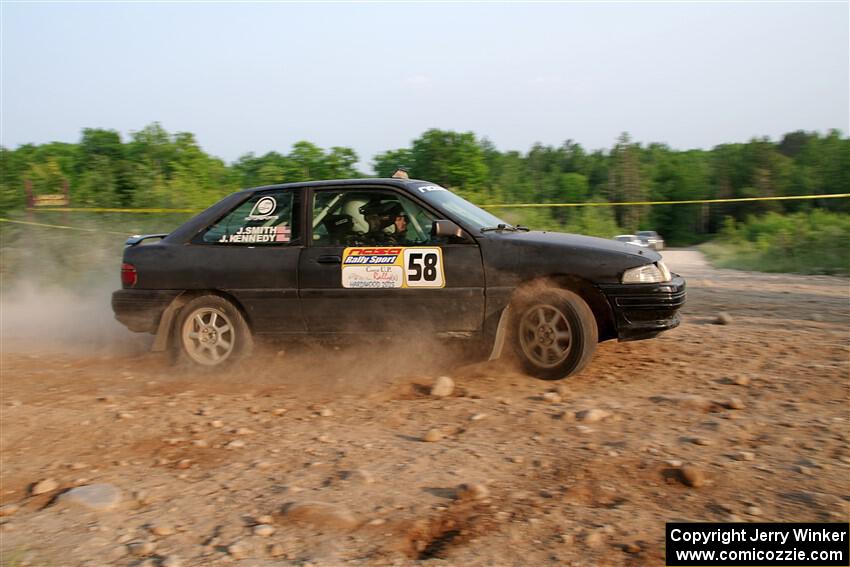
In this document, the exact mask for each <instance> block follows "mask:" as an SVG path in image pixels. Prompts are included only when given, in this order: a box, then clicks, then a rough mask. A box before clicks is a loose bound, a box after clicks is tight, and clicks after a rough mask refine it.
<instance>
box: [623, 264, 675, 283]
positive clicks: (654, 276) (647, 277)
mask: <svg viewBox="0 0 850 567" xmlns="http://www.w3.org/2000/svg"><path fill="white" fill-rule="evenodd" d="M671 279H672V277H671V276H670V270H668V269H667V266H665V265H664V262H657V263H655V264H646V265H644V266H638V267H637V268H631V269H629V270H626V271H625V272H623V280H622V281H623V283H624V284H627V283H660V282H669V281H670V280H671Z"/></svg>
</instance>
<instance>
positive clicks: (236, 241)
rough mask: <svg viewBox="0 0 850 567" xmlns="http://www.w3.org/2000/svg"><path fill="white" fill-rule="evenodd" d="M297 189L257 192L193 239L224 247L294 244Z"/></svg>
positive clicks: (296, 226)
mask: <svg viewBox="0 0 850 567" xmlns="http://www.w3.org/2000/svg"><path fill="white" fill-rule="evenodd" d="M299 202H300V193H298V192H297V191H294V190H291V189H288V190H277V191H264V192H262V193H257V194H256V195H254V196H252V197H251V198H250V199H248V200H247V201H245V202H244V203H242V204H241V205H239V206H238V207H236V208H235V209H233V210H232V211H230V212H229V213H227V214H226V215H224V217H222V218H221V220H219V221H218V222H216V223H215V224H214V225H212V226H211V227H209V228H208V229H207V230H206V231H204V232H203V233H201V235H200V236H199V237H198V238H196V239H195V241H196V242H197V243H202V244H222V245H228V246H286V245H289V244H294V243H297V242H298V240H299V235H300V227H299V226H298V219H299V215H298V210H299V209H298V204H299Z"/></svg>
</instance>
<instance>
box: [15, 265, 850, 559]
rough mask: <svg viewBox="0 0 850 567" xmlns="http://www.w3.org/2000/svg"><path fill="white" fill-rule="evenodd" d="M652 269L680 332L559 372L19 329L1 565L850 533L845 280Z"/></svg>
mask: <svg viewBox="0 0 850 567" xmlns="http://www.w3.org/2000/svg"><path fill="white" fill-rule="evenodd" d="M664 256H665V259H666V261H667V262H668V264H669V265H670V266H671V268H672V269H673V270H674V271H678V272H679V273H681V274H682V275H683V276H685V277H686V278H687V280H688V286H689V287H688V294H689V295H688V303H687V305H686V306H685V308H684V310H683V324H682V325H681V327H680V328H678V329H676V330H674V331H671V332H669V333H666V334H665V335H662V336H661V337H659V338H657V339H655V340H650V341H640V342H634V343H616V342H607V343H603V344H601V345H600V346H599V348H598V350H597V353H596V356H595V359H594V361H593V362H592V363H591V366H590V367H589V369H587V370H585V371H584V372H583V373H582V374H580V375H578V376H575V377H573V378H570V379H568V380H564V381H561V382H544V381H540V380H536V379H533V378H530V377H528V376H525V375H523V374H521V373H519V372H518V371H517V370H516V369H515V368H514V367H513V366H512V365H511V364H510V363H508V362H505V361H498V362H495V363H478V364H472V365H469V364H466V365H464V364H463V362H462V360H461V358H460V357H459V356H458V350H457V348H456V347H455V348H445V347H442V346H440V345H431V344H426V343H422V344H420V343H412V342H410V341H408V342H399V343H397V344H387V343H383V342H373V343H368V344H365V345H364V344H359V345H347V346H346V345H342V346H335V347H334V346H325V347H307V346H298V345H283V346H277V347H273V348H270V349H266V350H265V351H264V352H261V353H259V354H258V355H256V356H254V357H253V358H252V360H250V361H248V362H246V363H245V364H244V365H242V366H241V367H239V368H236V369H232V370H230V371H227V372H220V373H215V374H211V373H208V372H203V371H197V370H185V369H175V368H173V367H171V366H169V365H168V364H167V363H166V361H165V360H163V359H162V358H161V357H160V356H157V355H153V354H147V353H144V352H139V351H140V349H139V348H138V341H139V339H138V338H136V337H133V336H131V335H130V334H129V333H127V334H126V339H125V335H120V337H119V338H120V339H121V340H126V343H127V345H130V346H129V347H128V348H123V349H118V350H113V351H112V354H109V352H107V353H106V354H103V353H99V354H97V355H92V354H86V353H85V351H83V350H81V349H76V348H74V349H72V348H70V347H69V348H68V349H66V350H65V352H61V351H60V352H51V353H44V352H34V351H32V347H31V345H30V347H29V349H25V348H22V347H23V346H25V345H21V344H19V343H16V342H15V341H14V340H13V339H14V332H13V330H12V331H10V330H8V329H6V330H4V332H5V335H6V336H5V337H4V352H3V354H2V391H0V408H2V416H0V425H2V428H0V441H2V451H1V452H0V455H2V493H0V503H2V504H3V505H4V507H3V508H0V522H2V526H0V537H2V555H3V562H4V563H3V564H4V565H6V564H11V565H24V564H32V565H51V566H52V565H57V566H58V565H160V564H161V565H171V566H172V567H173V566H177V565H184V566H188V565H208V564H222V563H226V562H233V563H236V564H240V565H242V564H245V565H306V564H313V565H317V566H320V565H339V564H354V565H420V564H421V565H545V564H552V565H561V564H567V565H599V564H604V565H621V564H623V565H625V564H627V565H663V563H664V560H663V542H664V522H666V521H676V520H678V521H734V520H738V521H781V520H784V521H791V520H795V521H847V520H848V519H850V497H848V494H850V411H848V408H849V407H850V406H848V393H850V346H848V338H850V301H849V300H848V283H850V280H848V279H844V278H834V277H811V276H789V275H770V274H757V273H746V272H735V271H729V270H714V269H712V268H710V267H709V266H708V265H706V264H705V262H704V261H703V259H702V256H701V255H700V254H699V253H698V252H695V251H670V252H665V253H664ZM720 312H725V313H727V314H728V316H729V320H727V322H728V324H726V325H719V324H716V320H717V317H718V315H719V313H720ZM114 338H115V337H113V339H114ZM134 350H135V351H136V352H137V353H138V354H129V355H128V354H126V353H127V352H133V351H134ZM461 351H462V347H461ZM459 360H460V361H459ZM439 376H449V377H451V378H452V379H453V381H454V384H455V385H454V390H453V392H452V394H451V395H450V396H447V397H444V398H440V397H435V396H432V395H431V393H430V389H431V386H432V385H433V384H434V382H435V380H436V379H437V377H439ZM432 430H434V431H432ZM429 432H430V433H429ZM425 438H428V439H434V440H433V441H424V439H425ZM684 465H690V466H689V467H688V470H689V471H690V472H689V474H687V475H683V473H682V467H683V466H684ZM685 477H687V478H689V479H691V480H690V482H692V483H693V484H695V485H697V486H688V485H687V481H686V480H685ZM45 479H48V480H53V481H55V482H54V483H50V482H48V483H46V484H41V485H38V486H37V487H34V486H33V485H34V483H37V482H39V481H42V480H45ZM101 483H107V484H110V485H113V486H114V487H117V488H118V489H119V490H120V497H115V495H113V499H112V501H109V502H106V503H105V504H103V506H104V509H102V510H90V509H88V508H85V507H84V506H80V505H75V504H73V503H69V502H67V500H66V499H62V498H59V497H57V495H59V494H61V493H62V492H63V491H67V490H68V489H71V488H73V487H76V486H83V485H92V484H101ZM464 484H465V485H467V486H465V487H461V486H460V485H464ZM34 488H35V492H39V491H40V490H41V489H46V491H45V492H44V493H42V494H38V495H32V494H31V492H32V491H33V489H34ZM262 526H266V527H262Z"/></svg>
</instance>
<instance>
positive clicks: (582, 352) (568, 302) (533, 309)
mask: <svg viewBox="0 0 850 567" xmlns="http://www.w3.org/2000/svg"><path fill="white" fill-rule="evenodd" d="M516 307H517V309H516V311H515V313H514V316H513V321H512V322H511V327H512V343H513V347H514V352H515V353H516V355H517V357H518V358H519V360H520V363H521V364H522V367H523V369H524V370H525V371H526V372H527V373H528V374H531V375H532V376H535V377H537V378H542V379H544V380H560V379H562V378H566V377H567V376H570V375H572V374H576V373H577V372H579V371H581V370H582V369H583V368H584V367H585V366H586V365H587V363H588V362H590V359H591V358H592V357H593V353H594V351H595V350H596V343H597V342H598V340H599V331H598V329H597V326H596V318H595V317H594V316H593V312H592V311H591V310H590V307H588V305H587V303H585V301H584V300H583V299H582V298H581V297H579V296H578V295H576V294H575V293H573V292H571V291H568V290H565V289H546V290H544V291H543V292H540V293H535V294H534V295H533V296H532V295H529V296H527V297H525V298H523V299H521V300H519V301H518V302H517V304H516Z"/></svg>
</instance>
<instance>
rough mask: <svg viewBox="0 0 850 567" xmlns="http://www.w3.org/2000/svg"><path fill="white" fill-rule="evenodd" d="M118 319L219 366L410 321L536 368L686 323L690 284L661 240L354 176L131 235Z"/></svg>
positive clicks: (257, 197)
mask: <svg viewBox="0 0 850 567" xmlns="http://www.w3.org/2000/svg"><path fill="white" fill-rule="evenodd" d="M121 282H122V289H120V290H118V291H116V292H115V293H114V294H113V296H112V307H113V311H114V312H115V316H116V318H117V319H118V320H119V321H120V322H121V323H123V324H124V325H125V326H126V327H127V328H129V329H130V330H132V331H136V332H148V333H153V334H155V336H156V338H155V339H154V344H153V349H154V350H171V351H172V352H174V353H175V354H177V355H178V356H179V357H180V358H182V359H183V360H185V361H187V362H188V363H191V364H196V365H201V366H219V365H224V364H228V363H231V362H233V361H234V360H237V359H238V358H240V357H243V356H245V355H246V354H247V353H248V352H249V351H250V349H251V348H252V346H253V342H254V339H255V338H257V337H263V336H278V337H284V338H285V337H287V336H289V337H292V336H296V335H309V336H320V335H343V334H344V335H352V334H353V335H363V334H370V335H378V334H381V333H387V334H392V335H394V336H398V335H399V333H400V332H402V333H409V332H411V331H410V329H413V328H415V329H416V332H419V333H429V334H436V335H440V336H449V337H463V338H468V339H477V340H479V341H484V342H486V344H487V347H488V350H489V352H490V358H491V359H497V358H499V357H500V356H501V355H502V353H503V351H504V347H505V345H506V344H508V345H510V346H511V348H512V349H513V351H514V352H515V353H516V355H517V356H518V359H519V361H520V362H521V364H522V366H523V368H524V369H525V370H526V371H527V372H528V373H529V374H532V375H534V376H537V377H540V378H545V379H559V378H564V377H566V376H569V375H571V374H574V373H576V372H578V371H580V370H581V369H582V368H583V367H584V366H585V365H586V364H587V363H588V362H589V361H590V359H591V357H592V355H593V352H594V349H595V348H596V344H597V343H598V342H601V341H606V340H610V339H618V340H621V341H628V340H637V339H648V338H652V337H655V336H656V335H658V334H659V333H661V332H662V331H665V330H668V329H672V328H674V327H676V326H677V325H678V324H679V315H678V310H679V308H680V307H681V306H682V305H683V304H684V302H685V282H684V280H683V279H682V278H681V277H680V276H678V275H676V274H671V273H670V271H669V270H668V269H667V267H666V266H665V265H664V262H663V261H662V260H661V256H660V255H659V254H658V253H657V252H655V251H653V250H650V249H648V248H639V247H635V246H631V245H628V244H623V243H620V242H614V241H610V240H605V239H601V238H592V237H587V236H579V235H574V234H562V233H556V232H540V231H531V230H528V229H527V228H523V227H520V226H512V225H511V224H509V223H507V222H505V221H503V220H501V219H499V218H497V217H496V216H494V215H493V214H491V213H489V212H487V211H484V210H482V209H480V208H478V207H476V206H475V205H473V204H471V203H469V202H468V201H466V200H464V199H462V198H461V197H459V196H458V195H456V194H454V193H453V192H451V191H449V190H447V189H445V188H443V187H440V186H439V185H436V184H434V183H429V182H427V181H419V180H410V179H397V178H389V179H346V180H338V181H314V182H306V183H290V184H285V185H273V186H266V187H257V188H253V189H246V190H244V191H240V192H237V193H234V194H232V195H230V196H228V197H226V198H224V199H223V200H221V201H220V202H218V203H216V204H215V205H213V206H211V207H210V208H208V209H207V210H205V211H203V212H202V213H200V214H198V215H197V216H196V217H194V218H192V219H191V220H189V221H188V222H186V223H185V224H183V225H182V226H180V227H178V228H177V229H175V230H174V231H173V232H171V233H170V234H156V235H144V236H134V237H131V238H130V239H129V240H127V243H126V247H125V250H124V258H123V263H122V265H121Z"/></svg>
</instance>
